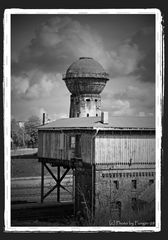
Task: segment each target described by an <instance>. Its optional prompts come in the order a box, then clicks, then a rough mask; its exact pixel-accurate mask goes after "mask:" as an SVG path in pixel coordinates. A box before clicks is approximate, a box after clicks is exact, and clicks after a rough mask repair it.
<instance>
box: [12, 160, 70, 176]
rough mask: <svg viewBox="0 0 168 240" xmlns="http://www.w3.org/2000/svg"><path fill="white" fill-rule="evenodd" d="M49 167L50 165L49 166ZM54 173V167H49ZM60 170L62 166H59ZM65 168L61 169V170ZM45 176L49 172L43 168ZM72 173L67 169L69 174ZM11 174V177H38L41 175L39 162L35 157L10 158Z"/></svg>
mask: <svg viewBox="0 0 168 240" xmlns="http://www.w3.org/2000/svg"><path fill="white" fill-rule="evenodd" d="M49 167H50V166H49ZM50 168H51V169H52V171H53V172H54V173H55V174H56V171H57V169H56V167H50ZM61 170H62V168H61ZM64 171H65V170H64V169H63V172H64ZM44 173H45V175H46V176H49V175H50V174H49V172H48V171H47V170H46V169H45V171H44ZM70 173H71V174H72V172H71V171H69V174H70ZM11 176H12V178H18V177H38V176H41V163H40V162H38V158H37V159H11Z"/></svg>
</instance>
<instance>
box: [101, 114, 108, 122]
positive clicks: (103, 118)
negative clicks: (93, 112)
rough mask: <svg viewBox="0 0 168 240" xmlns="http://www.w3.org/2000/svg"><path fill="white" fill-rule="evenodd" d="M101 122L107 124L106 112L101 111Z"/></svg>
mask: <svg viewBox="0 0 168 240" xmlns="http://www.w3.org/2000/svg"><path fill="white" fill-rule="evenodd" d="M101 122H102V123H103V124H108V112H101Z"/></svg>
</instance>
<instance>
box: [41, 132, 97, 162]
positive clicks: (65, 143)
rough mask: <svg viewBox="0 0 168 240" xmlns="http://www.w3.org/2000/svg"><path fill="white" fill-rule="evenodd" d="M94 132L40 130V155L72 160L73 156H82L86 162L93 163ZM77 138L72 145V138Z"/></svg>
mask: <svg viewBox="0 0 168 240" xmlns="http://www.w3.org/2000/svg"><path fill="white" fill-rule="evenodd" d="M92 136H93V135H92V133H91V132H87V131H82V132H75V131H69V132H62V133H61V132H59V131H39V147H38V157H39V158H40V157H43V158H53V159H61V160H70V159H71V158H73V157H81V158H82V160H83V162H84V163H91V157H92V153H91V152H92V151H93V149H92V144H91V139H92ZM72 137H74V138H75V142H74V144H73V146H72V144H71V141H72V140H71V138H72Z"/></svg>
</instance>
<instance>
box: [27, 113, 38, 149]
mask: <svg viewBox="0 0 168 240" xmlns="http://www.w3.org/2000/svg"><path fill="white" fill-rule="evenodd" d="M40 125H41V121H40V119H39V117H37V116H31V117H30V118H29V119H28V121H27V122H25V134H26V136H27V140H25V142H26V143H27V144H28V146H29V147H30V146H31V147H37V145H38V126H40ZM28 136H29V137H28Z"/></svg>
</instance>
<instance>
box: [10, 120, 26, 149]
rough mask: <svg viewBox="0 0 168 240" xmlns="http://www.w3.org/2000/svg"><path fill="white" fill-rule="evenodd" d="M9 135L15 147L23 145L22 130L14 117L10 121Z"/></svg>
mask: <svg viewBox="0 0 168 240" xmlns="http://www.w3.org/2000/svg"><path fill="white" fill-rule="evenodd" d="M11 137H12V140H13V145H14V146H15V147H21V146H23V145H24V143H23V130H22V129H21V128H20V126H19V124H18V123H17V121H16V119H14V118H13V119H12V121H11Z"/></svg>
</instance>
